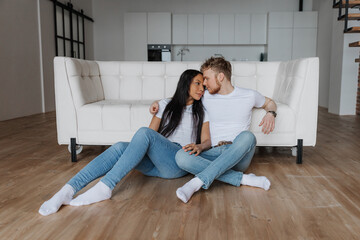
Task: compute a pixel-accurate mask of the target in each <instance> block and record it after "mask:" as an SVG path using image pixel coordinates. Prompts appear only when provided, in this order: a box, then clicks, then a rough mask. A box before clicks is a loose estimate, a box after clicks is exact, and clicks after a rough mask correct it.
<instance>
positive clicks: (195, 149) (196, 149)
mask: <svg viewBox="0 0 360 240" xmlns="http://www.w3.org/2000/svg"><path fill="white" fill-rule="evenodd" d="M183 149H184V151H185V152H188V151H190V152H189V154H190V155H191V154H193V153H196V154H195V156H198V155H199V154H200V153H201V152H202V151H203V150H204V149H203V147H202V145H201V144H195V143H190V144H188V145H185V146H183Z"/></svg>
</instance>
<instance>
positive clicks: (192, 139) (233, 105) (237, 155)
mask: <svg viewBox="0 0 360 240" xmlns="http://www.w3.org/2000/svg"><path fill="white" fill-rule="evenodd" d="M204 86H205V87H206V88H207V91H205V90H204ZM253 107H257V108H263V109H265V110H266V111H267V113H266V115H265V116H264V118H263V119H262V121H261V123H260V125H259V126H262V131H263V133H264V134H269V133H270V132H272V131H273V129H274V127H275V116H276V104H275V103H274V101H272V100H271V99H269V98H267V97H264V96H262V95H261V94H260V93H258V92H257V91H254V90H250V89H243V88H238V87H234V86H232V84H231V64H230V63H229V62H228V61H226V60H225V59H224V58H210V59H208V60H206V61H205V62H204V63H203V65H202V66H201V72H199V71H197V70H186V71H185V72H184V73H183V74H182V75H181V76H180V79H179V82H178V85H177V89H176V91H175V94H174V96H173V97H172V98H171V99H163V100H161V101H160V102H159V103H154V104H153V105H152V106H151V108H150V111H151V112H152V113H154V114H155V113H156V115H154V116H153V118H152V120H151V123H150V125H149V128H146V127H142V128H140V129H139V130H138V131H137V132H136V133H135V135H134V136H133V138H132V140H131V142H118V143H116V144H114V145H112V146H111V147H110V148H108V149H107V150H106V151H105V152H103V153H102V154H100V155H99V156H98V157H96V158H95V159H94V160H92V161H91V162H90V163H89V164H88V165H87V166H85V167H84V168H83V169H82V170H81V171H80V172H79V173H77V174H76V175H75V176H74V177H73V178H72V179H71V180H70V181H69V182H68V183H67V184H65V186H63V187H62V188H61V189H60V191H58V192H57V193H56V194H55V195H54V196H53V197H52V198H51V199H50V200H48V201H46V202H44V203H43V204H42V205H41V207H40V209H39V213H40V214H41V215H44V216H47V215H50V214H52V213H55V212H57V211H58V210H59V208H60V207H61V206H62V205H72V206H81V205H88V204H92V203H96V202H100V201H103V200H106V199H109V198H110V197H111V196H112V190H113V189H114V187H115V186H116V184H117V183H118V182H120V180H121V179H122V178H123V177H124V176H126V175H127V174H128V173H129V172H130V171H131V170H132V169H137V170H138V171H140V172H142V173H143V174H144V175H147V176H154V177H161V178H166V179H171V178H179V177H182V176H184V175H186V174H188V173H191V174H194V175H195V177H194V178H193V179H191V180H190V181H189V182H187V183H186V184H185V185H184V186H182V187H181V188H178V189H177V191H176V195H177V197H178V198H179V199H180V200H182V201H183V202H185V203H186V202H187V201H188V200H189V199H190V198H191V196H192V195H193V194H194V193H195V192H196V191H198V190H199V189H200V188H201V187H202V188H204V189H208V188H209V187H210V185H211V183H212V182H213V181H214V180H215V179H217V180H219V181H222V182H226V183H229V184H231V185H234V186H240V185H248V186H253V187H259V188H263V189H265V190H268V189H269V187H270V182H269V180H268V179H267V178H266V177H263V176H256V175H254V174H243V173H242V172H244V171H245V170H246V169H247V168H248V166H249V165H250V162H251V159H252V157H253V155H254V152H255V146H256V139H255V136H254V135H253V134H252V133H251V132H249V131H248V129H249V127H250V123H251V113H252V108H253ZM210 133H211V134H210ZM101 176H104V177H103V178H101V179H100V181H99V182H98V183H97V184H96V185H94V186H93V187H92V188H91V189H89V190H88V191H86V192H85V193H83V194H81V195H79V196H78V197H76V198H74V199H73V196H74V195H75V194H76V193H77V192H78V191H80V190H81V189H82V188H83V187H85V186H86V185H87V184H89V183H90V182H92V181H94V180H95V179H97V178H99V177H101Z"/></svg>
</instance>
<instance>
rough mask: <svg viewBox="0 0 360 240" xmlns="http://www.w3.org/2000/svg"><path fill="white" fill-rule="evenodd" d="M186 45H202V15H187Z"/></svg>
mask: <svg viewBox="0 0 360 240" xmlns="http://www.w3.org/2000/svg"><path fill="white" fill-rule="evenodd" d="M188 44H204V15H203V14H189V15H188Z"/></svg>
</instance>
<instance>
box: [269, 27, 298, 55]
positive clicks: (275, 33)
mask: <svg viewBox="0 0 360 240" xmlns="http://www.w3.org/2000/svg"><path fill="white" fill-rule="evenodd" d="M292 37H293V29H292V28H270V29H269V44H268V61H288V60H290V59H291V56H292V48H293V41H292Z"/></svg>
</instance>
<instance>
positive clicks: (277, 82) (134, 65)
mask: <svg viewBox="0 0 360 240" xmlns="http://www.w3.org/2000/svg"><path fill="white" fill-rule="evenodd" d="M65 59H66V60H65V65H66V70H67V75H68V81H69V86H70V89H71V94H72V98H73V101H74V104H75V107H76V108H79V107H81V106H83V105H84V104H87V103H92V102H96V101H100V100H104V99H106V100H113V99H118V100H124V101H153V100H158V99H162V98H165V97H171V96H172V95H173V94H174V92H175V89H176V86H177V82H178V80H179V78H180V75H181V74H182V73H183V72H184V71H185V70H186V69H200V66H201V63H202V62H167V63H163V62H120V61H112V62H111V61H85V60H80V59H71V58H65ZM231 64H232V83H233V84H234V85H235V86H239V87H244V88H250V89H254V90H257V91H259V92H260V93H262V94H263V95H264V96H267V97H270V98H273V99H275V100H276V101H277V102H281V103H284V104H287V105H289V106H290V107H291V108H293V109H294V110H296V109H297V107H298V103H299V99H300V95H301V93H302V89H303V84H304V82H305V81H304V78H305V77H306V74H307V71H308V69H309V68H308V64H309V61H307V59H298V60H293V61H288V62H232V63H231Z"/></svg>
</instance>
